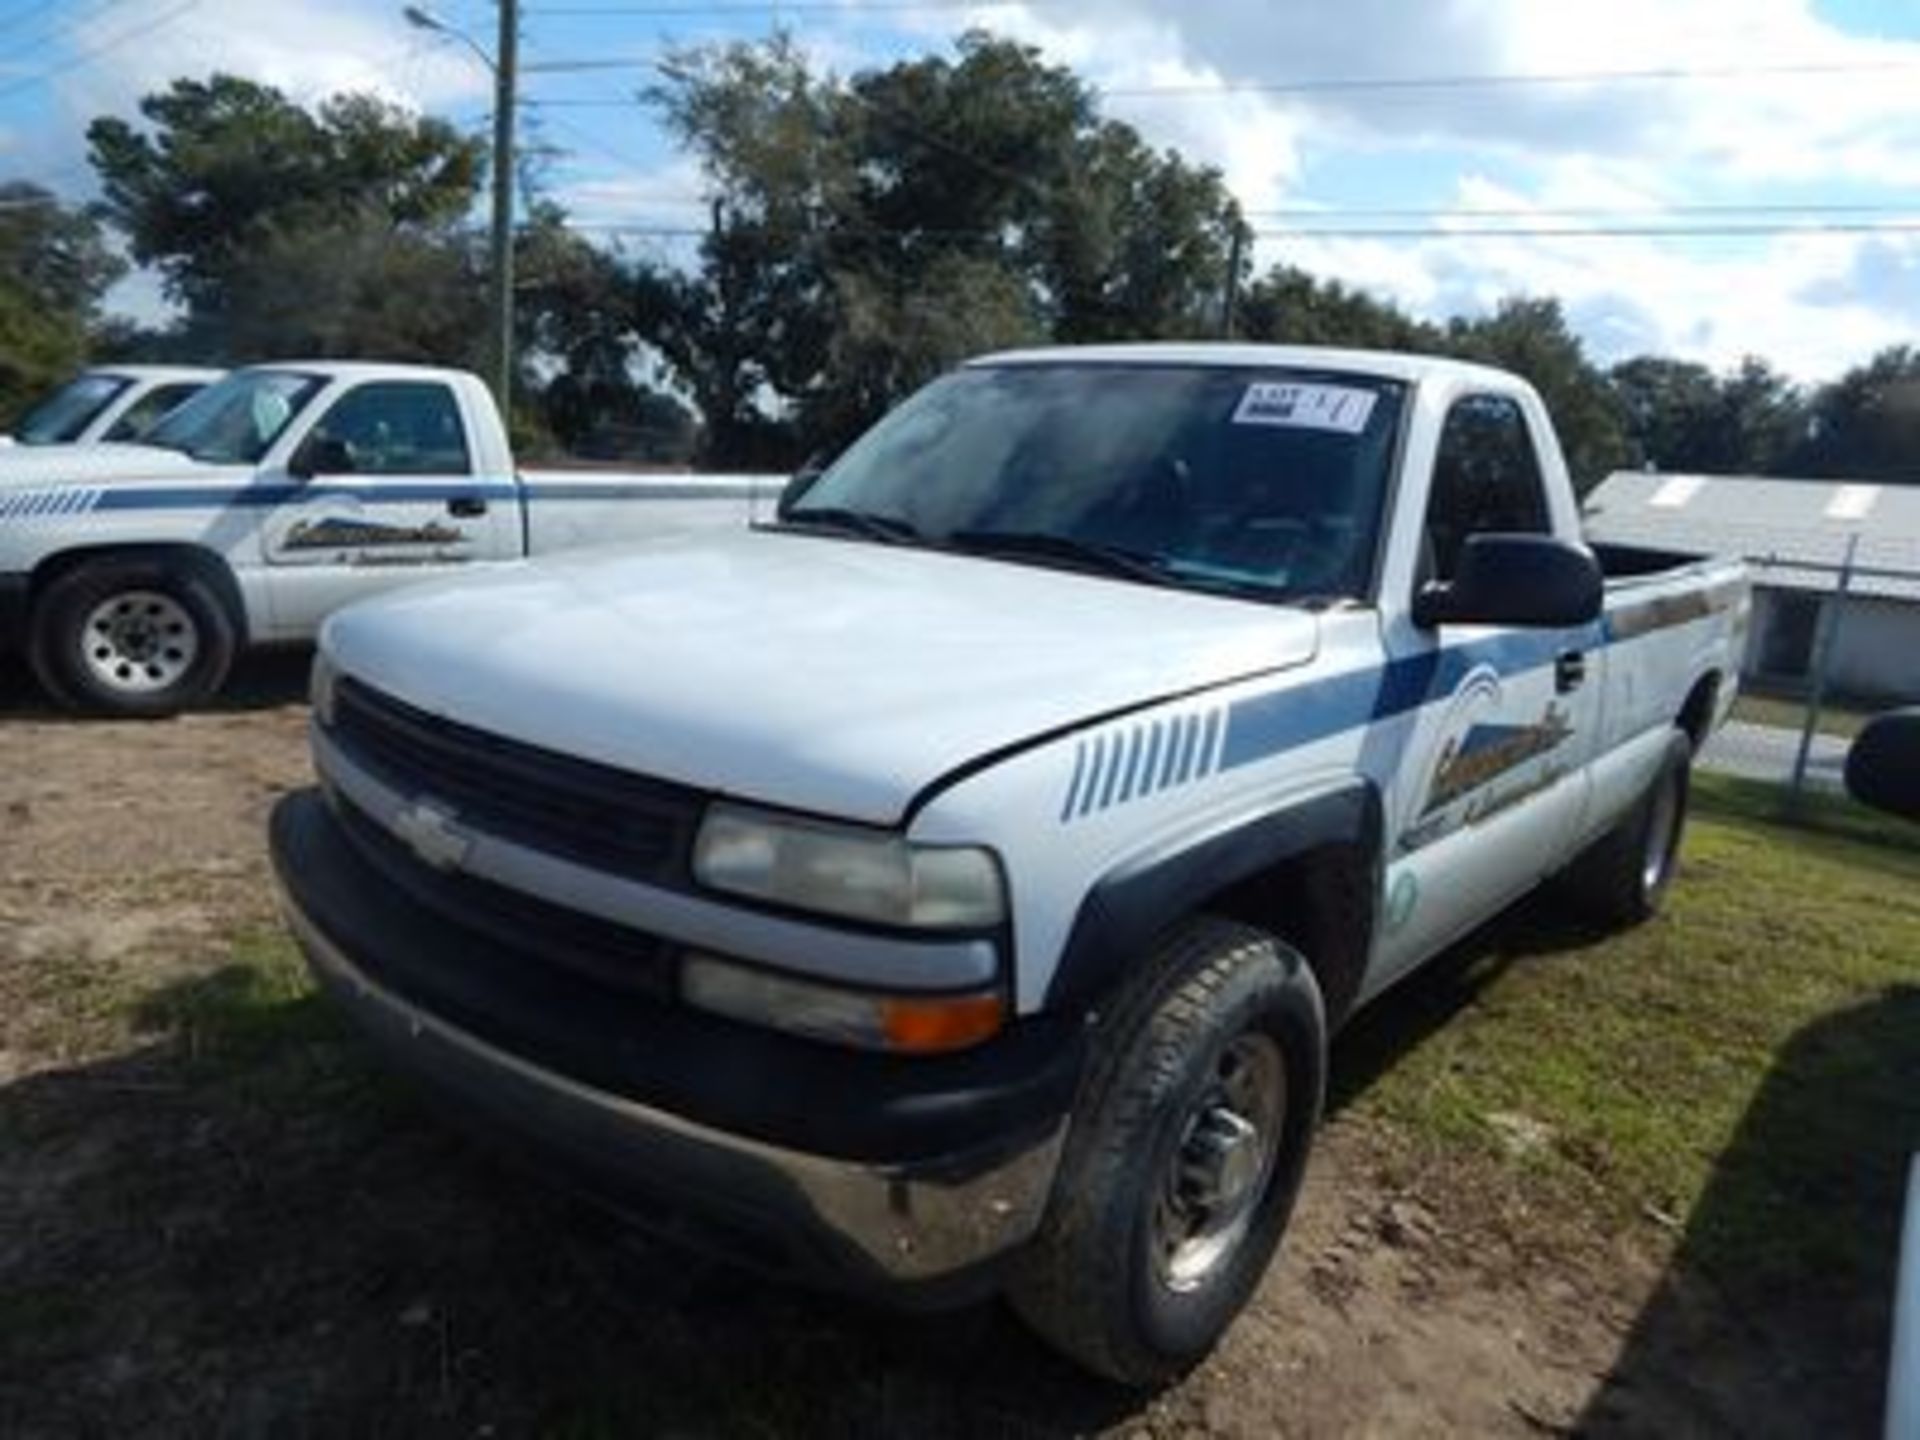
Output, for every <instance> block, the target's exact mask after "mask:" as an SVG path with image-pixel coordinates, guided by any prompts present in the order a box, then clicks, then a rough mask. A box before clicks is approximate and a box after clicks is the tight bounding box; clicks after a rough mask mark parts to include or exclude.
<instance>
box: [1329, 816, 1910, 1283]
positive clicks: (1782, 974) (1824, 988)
mask: <svg viewBox="0 0 1920 1440" xmlns="http://www.w3.org/2000/svg"><path fill="white" fill-rule="evenodd" d="M1778 805H1779V801H1778V798H1777V795H1776V792H1774V791H1772V790H1770V789H1768V788H1766V787H1757V786H1748V785H1743V784H1741V783H1739V782H1733V781H1725V780H1719V779H1714V778H1703V779H1701V780H1699V781H1697V782H1696V793H1695V810H1694V817H1693V823H1692V828H1691V831H1690V835H1689V839H1688V844H1687V847H1686V851H1685V856H1684V867H1683V871H1682V874H1681V876H1680V878H1679V880H1678V882H1677V884H1676V886H1675V889H1674V891H1673V893H1672V895H1671V899H1670V903H1669V907H1668V910H1667V913H1666V914H1665V915H1663V916H1662V917H1661V918H1660V919H1658V920H1656V921H1655V922H1653V923H1652V924H1649V925H1646V926H1644V927H1642V928H1640V929H1638V930H1636V931H1634V932H1632V933H1629V934H1626V935H1621V936H1613V937H1605V936H1594V935H1591V934H1584V933H1582V932H1581V931H1580V929H1579V928H1578V927H1577V925H1575V924H1573V923H1572V922H1569V921H1567V920H1565V919H1563V918H1562V917H1560V916H1558V915H1556V914H1555V913H1554V908H1553V906H1552V904H1551V902H1550V901H1549V900H1546V899H1544V898H1543V900H1542V901H1540V902H1538V903H1536V904H1534V905H1533V906H1531V907H1529V909H1528V910H1527V911H1526V912H1524V913H1523V914H1522V915H1520V916H1518V917H1516V918H1515V919H1513V920H1510V921H1508V922H1506V923H1505V924H1503V925H1502V926H1501V927H1499V929H1498V930H1497V931H1496V933H1495V934H1494V935H1493V936H1492V937H1491V938H1490V940H1488V941H1486V942H1483V943H1482V944H1480V945H1478V946H1470V947H1468V951H1467V954H1466V955H1465V957H1464V959H1463V960H1462V961H1461V962H1459V963H1458V964H1456V965H1454V966H1453V967H1452V971H1453V973H1448V969H1447V967H1445V966H1444V965H1443V967H1442V969H1441V973H1440V974H1438V975H1437V976H1435V977H1432V978H1431V979H1418V980H1415V981H1413V982H1411V983H1412V984H1413V985H1414V986H1424V987H1425V988H1426V990H1427V991H1429V992H1431V993H1430V994H1420V993H1416V994H1415V995H1413V996H1411V997H1409V999H1410V1001H1411V1005H1412V1008H1414V1009H1415V1010H1418V1009H1419V1008H1421V1007H1422V1006H1426V1007H1429V1008H1436V1009H1438V1010H1440V1011H1443V1012H1444V1023H1436V1024H1435V1025H1434V1027H1433V1028H1432V1029H1431V1031H1430V1033H1428V1034H1427V1035H1426V1036H1425V1038H1424V1039H1423V1040H1421V1041H1419V1042H1418V1043H1417V1044H1414V1045H1413V1046H1411V1047H1410V1048H1408V1047H1405V1046H1404V1045H1403V1046H1402V1047H1401V1048H1399V1049H1398V1050H1397V1051H1396V1053H1395V1054H1394V1055H1393V1057H1392V1059H1391V1062H1390V1064H1391V1068H1389V1069H1386V1070H1384V1073H1382V1074H1381V1075H1380V1076H1379V1078H1378V1079H1376V1080H1374V1081H1372V1083H1370V1084H1368V1085H1367V1086H1366V1088H1365V1089H1364V1091H1363V1092H1362V1093H1361V1094H1359V1095H1358V1096H1357V1097H1356V1098H1355V1100H1354V1104H1355V1106H1356V1108H1357V1109H1359V1110H1360V1111H1361V1112H1362V1113H1371V1114H1374V1115H1377V1116H1379V1117H1381V1118H1382V1119H1384V1120H1385V1121H1387V1122H1388V1123H1390V1124H1392V1125H1394V1126H1398V1127H1403V1128H1404V1129H1406V1130H1407V1131H1408V1132H1410V1133H1411V1134H1413V1135H1414V1136H1416V1137H1420V1138H1421V1139H1422V1140H1423V1141H1424V1142H1426V1143H1433V1144H1437V1145H1440V1146H1442V1147H1469V1148H1471V1149H1476V1150H1479V1151H1483V1152H1486V1153H1487V1154H1490V1155H1493V1156H1495V1157H1497V1159H1498V1160H1499V1161H1500V1162H1501V1163H1503V1164H1507V1165H1510V1166H1512V1167H1513V1168H1514V1169H1515V1170H1516V1171H1518V1172H1520V1174H1521V1176H1522V1179H1523V1182H1537V1184H1538V1185H1539V1186H1540V1187H1541V1190H1542V1192H1543V1195H1544V1194H1546V1193H1551V1194H1553V1195H1555V1196H1558V1197H1561V1198H1565V1199H1571V1200H1573V1201H1575V1202H1577V1203H1578V1204H1580V1205H1582V1206H1583V1207H1585V1208H1586V1209H1587V1210H1588V1211H1589V1212H1590V1213H1594V1214H1597V1215H1599V1216H1600V1217H1602V1218H1603V1219H1604V1220H1605V1221H1606V1222H1607V1223H1608V1224H1609V1225H1611V1226H1614V1227H1619V1228H1628V1227H1633V1226H1639V1225H1646V1224H1648V1223H1650V1222H1651V1223H1653V1224H1657V1225H1662V1226H1665V1227H1668V1228H1672V1229H1677V1230H1680V1231H1682V1232H1683V1234H1684V1237H1685V1238H1684V1242H1683V1251H1682V1259H1683V1261H1685V1262H1686V1263H1688V1264H1691V1265H1696V1266H1702V1267H1705V1268H1706V1269H1708V1270H1709V1271H1711V1272H1713V1273H1715V1274H1717V1275H1732V1274H1736V1273H1737V1274H1739V1275H1740V1276H1741V1279H1742V1282H1743V1284H1749V1285H1757V1286H1762V1287H1770V1286H1791V1285H1796V1284H1801V1283H1814V1284H1829V1285H1834V1286H1840V1287H1856V1286H1861V1285H1868V1286H1871V1287H1872V1289H1873V1290H1874V1292H1875V1293H1877V1292H1878V1290H1879V1289H1880V1288H1882V1287H1881V1285H1880V1279H1881V1277H1884V1275H1885V1274H1886V1273H1887V1271H1888V1269H1889V1267H1890V1265H1891V1255H1892V1253H1893V1249H1894V1246H1895V1243H1896V1228H1895V1220H1896V1217H1897V1200H1898V1195H1899V1190H1900V1186H1901V1183H1902V1179H1903V1176H1904V1171H1905V1164H1906V1156H1907V1154H1908V1152H1909V1151H1911V1150H1915V1149H1920V827H1914V826H1909V825H1905V824H1903V823H1901V822H1897V821H1891V820H1883V819H1880V818H1877V817H1874V816H1872V815H1871V814H1870V813H1869V812H1867V811H1864V810H1861V809H1859V808H1858V807H1855V806H1852V805H1849V804H1846V803H1844V802H1839V801H1828V802H1822V803H1819V804H1817V805H1816V806H1815V807H1814V808H1813V809H1812V810H1810V811H1809V812H1808V813H1807V814H1806V815H1805V816H1804V817H1803V823H1801V824H1798V825H1795V826H1787V825H1785V824H1783V823H1781V821H1780V818H1779V816H1778ZM1401 1008H1403V1009H1404V1008H1407V1007H1406V1006H1402V1007H1401ZM1439 1018H1440V1017H1436V1019H1439ZM1359 1023H1360V1027H1361V1034H1360V1035H1359V1036H1358V1037H1356V1042H1355V1043H1356V1045H1357V1046H1358V1047H1359V1048H1360V1049H1361V1050H1362V1051H1363V1052H1364V1051H1365V1049H1366V1047H1367V1046H1368V1044H1369V1043H1371V1041H1372V1037H1371V1036H1369V1035H1368V1034H1367V1033H1366V1029H1365V1027H1366V1025H1367V1023H1368V1022H1366V1021H1362V1022H1359ZM1397 1023H1399V1024H1400V1025H1401V1026H1403V1027H1404V1023H1405V1022H1404V1020H1402V1021H1400V1022H1397Z"/></svg>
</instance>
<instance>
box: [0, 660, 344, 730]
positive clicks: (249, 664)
mask: <svg viewBox="0 0 1920 1440" xmlns="http://www.w3.org/2000/svg"><path fill="white" fill-rule="evenodd" d="M312 668H313V647H312V646H309V645H289V646H276V647H273V648H270V649H262V650H254V651H250V652H248V653H247V654H245V655H242V656H241V657H240V658H239V659H237V660H235V661H234V664H233V671H232V673H231V674H229V675H228V677H227V683H226V684H225V685H224V686H223V687H222V688H221V691H220V693H219V694H218V695H216V696H214V697H213V698H212V699H211V700H209V701H207V703H206V704H204V705H202V706H200V707H199V709H200V711H202V712H204V713H207V714H238V713H244V712H246V711H251V710H275V709H278V708H279V707H280V706H282V705H290V704H293V703H295V702H297V701H301V700H304V699H306V696H307V674H308V671H310V670H311V669H312ZM7 719H22V720H69V721H73V722H75V723H82V722H91V723H101V721H100V719H99V718H98V717H91V716H83V715H75V714H73V713H72V712H70V711H67V710H63V709H62V708H60V707H59V706H58V705H56V704H54V702H53V700H52V699H51V698H50V697H49V696H48V695H47V693H46V692H45V691H44V690H42V689H41V688H40V686H39V683H38V682H37V681H36V680H35V679H34V678H33V672H32V671H31V670H29V669H28V668H27V666H26V664H25V663H24V662H23V661H21V660H20V659H19V658H18V657H17V656H0V720H7Z"/></svg>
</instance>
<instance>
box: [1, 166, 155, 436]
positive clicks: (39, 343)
mask: <svg viewBox="0 0 1920 1440" xmlns="http://www.w3.org/2000/svg"><path fill="white" fill-rule="evenodd" d="M125 268H126V267H125V264H124V263H123V262H122V261H121V260H120V259H119V258H118V257H117V256H116V255H115V254H114V253H113V251H112V250H111V249H110V248H109V247H108V246H107V243H106V240H105V238H104V237H103V236H102V234H101V232H100V226H99V224H98V223H97V222H96V221H95V220H94V219H93V218H92V217H91V216H89V215H87V214H85V213H84V212H82V211H79V210H75V209H72V208H70V207H68V206H65V205H62V204H61V203H60V202H59V201H58V200H57V199H56V198H55V197H54V195H53V194H52V192H50V191H48V190H45V189H43V188H42V187H40V186H38V185H29V184H24V183H21V182H18V181H9V182H6V183H0V428H4V425H5V424H9V423H11V422H12V420H13V418H14V416H15V415H16V414H17V413H18V412H19V411H20V409H21V408H22V407H24V406H25V405H26V404H27V403H29V402H30V401H32V400H33V399H34V398H35V397H37V396H38V395H39V394H41V393H42V392H44V391H46V390H47V389H49V388H51V387H52V386H53V385H56V384H58V383H59V382H60V381H62V380H64V379H66V378H67V376H68V375H69V374H71V373H72V371H74V370H75V369H77V368H78V367H79V366H80V364H81V363H82V362H83V360H84V359H85V357H86V348H87V335H88V331H89V329H90V328H91V326H92V325H93V323H94V322H95V320H96V317H97V315H98V311H99V305H100V299H101V297H102V296H103V295H104V294H105V293H106V291H107V288H108V287H109V286H110V285H112V284H113V282H114V281H115V280H117V279H118V278H119V277H120V275H121V274H122V273H123V272H124V271H125Z"/></svg>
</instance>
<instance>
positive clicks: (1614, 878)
mask: <svg viewBox="0 0 1920 1440" xmlns="http://www.w3.org/2000/svg"><path fill="white" fill-rule="evenodd" d="M1692 766H1693V745H1692V742H1690V741H1689V740H1688V739H1687V737H1686V734H1685V733H1684V732H1683V731H1680V730H1675V731H1673V732H1672V734H1671V735H1670V736H1669V737H1668V740H1667V748H1666V751H1665V753H1663V754H1662V755H1661V757H1660V768H1659V770H1658V771H1657V772H1656V773H1655V775H1654V778H1653V783H1652V784H1651V785H1649V786H1648V787H1647V792H1646V794H1645V795H1643V796H1641V797H1640V799H1639V800H1637V801H1635V802H1634V805H1633V808H1632V809H1630V810H1629V811H1627V813H1626V815H1625V816H1624V817H1622V819H1621V821H1620V823H1619V824H1618V825H1616V826H1614V828H1613V829H1611V830H1609V831H1608V832H1607V833H1606V834H1605V835H1603V836H1601V837H1600V838H1599V839H1598V840H1597V841H1595V842H1594V843H1593V844H1592V845H1591V846H1589V847H1588V848H1587V849H1586V850H1585V851H1584V852H1583V853H1582V854H1581V855H1580V856H1579V857H1577V858H1576V859H1575V860H1574V862H1573V863H1572V864H1571V865H1569V866H1568V867H1567V869H1566V872H1565V873H1564V874H1563V875H1562V876H1561V879H1560V883H1559V886H1558V887H1557V888H1558V889H1559V890H1560V892H1561V893H1562V894H1563V895H1564V896H1565V897H1566V898H1567V899H1568V900H1569V901H1570V902H1571V903H1572V904H1573V905H1574V906H1575V907H1576V908H1577V909H1578V910H1580V911H1581V912H1582V913H1583V914H1585V915H1586V916H1587V918H1589V919H1591V920H1593V921H1595V922H1596V923H1598V924H1600V925H1603V926H1605V927H1606V928H1608V929H1616V930H1624V929H1627V928H1628V927H1630V926H1633V925H1639V924H1642V923H1644V922H1645V921H1648V920H1651V919H1652V918H1653V917H1654V916H1655V915H1657V914H1659V913H1660V907H1661V905H1662V904H1663V903H1664V902H1665V901H1666V898H1667V891H1668V890H1669V889H1671V888H1672V885H1673V877H1674V872H1675V871H1676V870H1677V869H1678V868H1679V859H1680V842H1681V840H1682V839H1683V838H1684V837H1685V834H1686V828H1687V796H1688V781H1689V778H1690V776H1691V772H1692Z"/></svg>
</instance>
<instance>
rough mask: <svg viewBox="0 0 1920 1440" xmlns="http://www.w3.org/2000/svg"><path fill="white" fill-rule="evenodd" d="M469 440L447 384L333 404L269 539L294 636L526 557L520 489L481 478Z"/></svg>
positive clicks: (374, 386)
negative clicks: (397, 593) (348, 607)
mask: <svg viewBox="0 0 1920 1440" xmlns="http://www.w3.org/2000/svg"><path fill="white" fill-rule="evenodd" d="M467 435H468V430H467V425H466V422H465V418H464V417H463V415H462V413H461V408H460V400H459V397H458V396H457V395H456V394H455V392H454V389H453V387H452V386H450V385H448V384H446V383H444V382H443V381H438V380H376V381H369V382H367V383H365V384H361V385H356V386H354V387H353V388H352V389H350V390H347V391H346V392H345V393H343V394H342V395H340V396H339V397H338V398H337V399H335V400H334V401H333V403H332V404H331V405H330V406H329V407H328V408H327V410H326V412H325V413H324V414H322V415H321V417H320V418H319V419H318V420H317V421H316V422H315V423H314V425H313V428H312V429H311V430H309V431H308V432H307V435H306V437H305V438H304V439H303V440H302V441H301V442H300V445H299V448H298V449H296V450H295V452H294V454H293V457H292V459H291V460H289V462H288V465H287V469H288V471H289V476H288V479H289V483H290V484H291V485H292V486H293V487H294V492H295V493H294V494H293V496H292V498H290V499H289V500H288V501H287V502H286V503H284V504H282V505H280V506H277V507H276V508H275V509H274V510H273V511H272V512H271V513H270V515H269V517H268V520H267V524H266V527H265V530H264V532H263V534H262V536H261V542H262V548H263V553H264V558H265V560H266V563H267V566H268V579H269V584H270V586H271V591H272V604H273V613H274V620H275V625H276V629H277V630H278V631H279V632H280V633H281V634H282V635H284V636H289V637H291V636H302V635H308V634H311V633H312V632H313V631H314V630H315V629H316V628H317V627H318V626H319V623H320V621H321V620H323V619H324V618H325V617H326V616H327V614H328V613H329V612H330V611H332V610H334V609H336V608H338V607H339V606H340V605H342V604H345V603H346V602H347V601H349V600H355V599H359V598H362V597H364V596H366V595H369V594H372V593H375V592H377V591H379V590H382V589H386V588H388V587H390V586H393V585H399V584H404V583H406V582H408V581H411V580H418V579H423V578H426V577H427V576H431V575H443V574H447V573H449V572H454V571H458V570H460V569H463V568H465V567H467V566H470V565H473V564H476V563H479V562H483V561H490V560H504V559H509V558H512V557H515V556H517V555H518V554H519V553H520V517H519V499H518V491H517V487H516V486H515V485H514V483H513V481H512V480H511V478H509V477H500V478H497V479H493V480H487V479H484V478H482V477H480V476H476V475H475V474H474V467H473V457H472V451H471V447H470V446H469V445H468V443H467Z"/></svg>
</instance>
